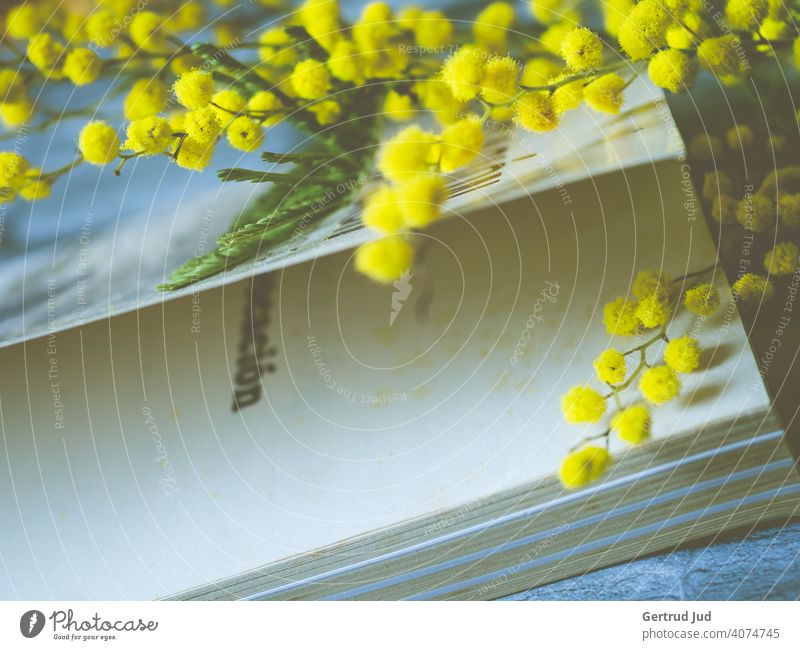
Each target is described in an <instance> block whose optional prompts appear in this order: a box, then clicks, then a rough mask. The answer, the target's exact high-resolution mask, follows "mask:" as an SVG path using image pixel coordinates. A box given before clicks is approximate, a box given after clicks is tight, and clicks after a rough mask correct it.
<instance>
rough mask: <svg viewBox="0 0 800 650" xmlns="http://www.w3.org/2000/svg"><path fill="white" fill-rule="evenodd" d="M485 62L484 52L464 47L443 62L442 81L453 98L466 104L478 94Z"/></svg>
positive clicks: (475, 48) (479, 49) (476, 48)
mask: <svg viewBox="0 0 800 650" xmlns="http://www.w3.org/2000/svg"><path fill="white" fill-rule="evenodd" d="M486 60H487V55H486V52H485V50H483V49H481V48H478V47H473V46H465V47H462V48H459V49H458V51H457V52H456V53H455V54H453V55H452V56H451V57H449V58H448V59H447V60H446V61H445V62H444V66H443V67H442V79H443V80H444V82H445V83H446V84H447V85H448V86H449V87H450V92H452V93H453V97H455V98H456V99H458V100H460V101H462V102H466V101H469V100H470V99H473V98H474V97H475V96H476V95H477V94H478V92H479V91H480V89H481V79H482V78H483V68H484V66H485V65H486Z"/></svg>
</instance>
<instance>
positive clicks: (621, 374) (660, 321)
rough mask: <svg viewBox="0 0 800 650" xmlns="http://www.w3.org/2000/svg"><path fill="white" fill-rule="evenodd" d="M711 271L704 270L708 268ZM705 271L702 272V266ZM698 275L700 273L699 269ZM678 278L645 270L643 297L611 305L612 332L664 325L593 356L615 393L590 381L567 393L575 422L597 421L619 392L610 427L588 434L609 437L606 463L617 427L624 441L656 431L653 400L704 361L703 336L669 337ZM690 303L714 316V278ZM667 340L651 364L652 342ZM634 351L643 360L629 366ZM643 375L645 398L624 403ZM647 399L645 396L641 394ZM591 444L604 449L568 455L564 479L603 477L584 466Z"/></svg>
mask: <svg viewBox="0 0 800 650" xmlns="http://www.w3.org/2000/svg"><path fill="white" fill-rule="evenodd" d="M705 272H707V271H703V273H705ZM698 273H699V272H698ZM693 275H696V274H693ZM672 284H673V280H672V279H671V278H670V277H669V276H668V275H667V274H665V273H663V272H661V271H657V270H646V271H641V272H640V273H638V274H637V275H636V278H635V279H634V282H633V284H632V286H631V293H632V294H633V295H634V296H635V297H636V299H637V300H638V302H636V301H633V300H627V299H625V298H618V299H616V300H614V301H612V302H610V303H608V304H606V305H605V308H604V313H603V321H604V323H605V325H606V328H607V329H608V331H609V333H611V334H617V335H618V334H624V335H632V334H636V333H638V332H640V331H641V329H642V328H644V327H659V328H660V331H659V333H658V334H657V335H656V336H654V337H653V338H650V339H648V340H646V341H645V342H644V343H642V344H641V345H638V346H637V347H634V348H633V349H631V350H628V351H627V352H620V351H619V350H617V349H615V348H608V349H606V350H604V351H603V352H602V353H601V354H600V355H599V356H598V357H597V358H596V359H595V360H594V362H593V365H594V370H595V374H596V376H597V379H598V380H599V381H600V382H602V383H603V384H605V385H606V386H607V387H608V388H609V389H610V393H608V394H606V395H602V394H601V393H599V392H598V391H597V390H595V389H594V388H592V387H591V386H589V385H578V386H573V387H572V388H570V389H569V390H568V391H567V392H566V393H565V394H564V395H563V396H562V398H561V410H562V413H563V415H564V419H565V420H566V421H567V422H569V423H571V424H592V423H596V422H599V421H600V420H601V419H603V416H604V415H605V414H606V411H607V409H608V402H609V400H610V398H612V397H613V399H614V403H615V404H616V406H617V411H616V412H615V413H614V414H613V415H612V416H611V418H610V420H609V422H608V425H607V428H606V430H605V432H603V433H602V434H599V435H595V436H591V437H588V438H586V439H585V440H584V442H585V443H588V442H589V441H592V440H596V439H598V438H604V439H605V441H606V449H603V450H602V451H603V456H602V458H603V463H602V465H603V469H605V467H607V466H608V465H609V464H610V462H611V455H610V453H609V452H608V444H609V436H610V434H611V433H612V432H614V433H616V435H617V437H618V438H619V439H620V440H621V441H622V442H624V443H626V444H629V445H637V444H640V443H642V442H644V441H645V440H647V439H648V438H649V437H650V435H651V431H652V414H651V411H650V408H649V407H648V406H647V404H652V405H654V406H661V405H663V404H665V403H667V402H669V401H671V400H673V399H674V398H675V397H677V396H678V394H679V393H680V390H681V382H680V380H679V379H678V373H690V372H694V371H695V370H697V369H698V368H699V366H700V355H701V350H700V346H699V344H698V342H697V339H695V338H693V337H691V336H682V337H680V338H675V339H672V340H670V339H668V338H667V334H666V331H667V328H666V325H667V321H668V320H669V316H670V315H671V309H672V308H671V299H670V288H671V286H672ZM684 304H685V305H686V307H687V310H689V311H690V312H692V313H695V314H698V315H702V316H704V317H708V316H710V315H711V314H713V313H714V312H715V311H716V310H717V309H718V308H719V306H720V297H719V293H718V292H717V290H716V289H715V288H714V287H713V286H712V285H711V284H708V283H702V284H698V285H696V286H694V287H692V288H691V289H689V290H688V291H686V294H685V297H684ZM662 341H663V342H666V346H665V347H664V350H663V363H657V364H655V365H651V364H650V363H648V360H647V356H648V351H649V350H650V348H651V346H653V345H655V344H657V343H660V342H662ZM629 355H637V356H638V357H639V363H638V365H637V366H636V367H635V368H634V369H633V370H632V371H629V367H628V363H627V358H628V356H629ZM637 378H638V382H637V384H636V386H637V387H638V389H639V393H640V395H641V397H643V398H644V402H634V403H632V404H629V405H627V406H623V403H622V401H621V398H620V396H621V395H622V394H624V391H625V390H626V389H628V387H629V386H631V385H632V384H633V383H634V381H635V380H636V379H637ZM639 399H641V398H639ZM586 449H601V448H599V447H594V446H593V445H580V444H579V445H578V446H577V447H576V448H575V449H574V450H573V451H572V452H570V454H569V455H568V456H567V457H566V459H565V460H564V461H563V463H562V465H561V469H560V470H559V476H560V478H561V482H562V483H563V484H564V486H565V487H567V488H576V487H581V486H583V485H586V484H587V483H588V482H590V481H591V480H594V479H595V478H597V477H598V476H599V475H600V474H601V473H602V471H596V472H595V473H594V474H591V475H590V473H588V472H579V469H580V467H581V464H582V462H583V460H582V459H584V460H585V454H587V452H585V451H584V450H586Z"/></svg>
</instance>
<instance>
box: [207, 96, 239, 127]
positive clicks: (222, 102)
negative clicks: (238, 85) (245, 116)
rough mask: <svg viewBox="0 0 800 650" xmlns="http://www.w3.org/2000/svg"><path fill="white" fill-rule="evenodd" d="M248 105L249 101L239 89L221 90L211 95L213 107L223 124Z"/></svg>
mask: <svg viewBox="0 0 800 650" xmlns="http://www.w3.org/2000/svg"><path fill="white" fill-rule="evenodd" d="M246 107H247V101H246V100H245V98H244V97H242V96H241V95H240V94H239V93H238V92H237V91H235V90H232V89H226V90H220V91H218V92H216V93H214V94H213V95H212V96H211V108H212V109H213V110H214V112H215V113H216V114H217V117H218V118H219V120H220V122H222V123H223V124H224V123H226V122H228V121H229V120H231V119H232V118H233V117H234V116H235V115H236V114H237V113H241V112H242V111H243V110H244V109H245V108H246Z"/></svg>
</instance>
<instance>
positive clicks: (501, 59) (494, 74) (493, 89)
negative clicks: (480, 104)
mask: <svg viewBox="0 0 800 650" xmlns="http://www.w3.org/2000/svg"><path fill="white" fill-rule="evenodd" d="M518 73H519V70H518V67H517V62H516V61H515V60H514V59H513V58H511V57H510V56H493V57H492V58H490V59H489V60H488V61H487V62H486V65H485V66H484V68H483V76H482V77H481V97H483V99H485V100H486V101H487V102H489V103H490V104H506V103H508V102H510V101H511V100H512V99H514V96H515V95H516V94H517V74H518Z"/></svg>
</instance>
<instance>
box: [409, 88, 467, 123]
mask: <svg viewBox="0 0 800 650" xmlns="http://www.w3.org/2000/svg"><path fill="white" fill-rule="evenodd" d="M414 92H415V93H416V95H417V97H419V101H420V102H421V103H422V106H423V107H425V108H426V109H427V110H429V111H431V113H433V116H434V117H435V118H436V121H437V122H439V123H440V124H452V123H453V122H456V121H458V120H459V119H461V115H462V113H463V110H464V104H463V103H462V102H460V101H459V100H457V99H456V98H455V97H453V93H452V92H450V87H449V86H448V85H447V84H446V83H445V82H444V81H442V80H441V79H435V78H434V79H425V80H424V81H418V82H417V83H416V84H414Z"/></svg>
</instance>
